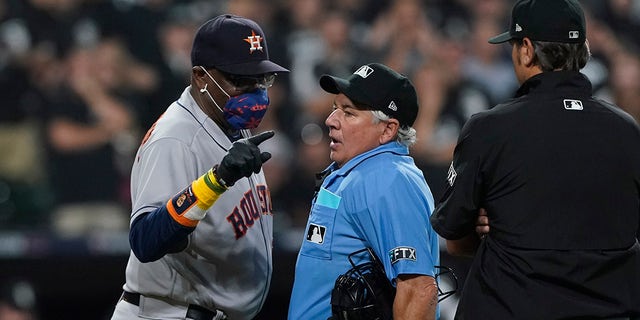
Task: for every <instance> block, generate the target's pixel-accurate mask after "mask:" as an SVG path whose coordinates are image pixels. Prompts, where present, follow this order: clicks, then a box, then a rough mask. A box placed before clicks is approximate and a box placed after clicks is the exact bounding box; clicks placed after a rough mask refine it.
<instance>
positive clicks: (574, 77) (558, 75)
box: [516, 71, 592, 98]
mask: <svg viewBox="0 0 640 320" xmlns="http://www.w3.org/2000/svg"><path fill="white" fill-rule="evenodd" d="M591 90H592V86H591V82H590V81H589V79H588V78H587V76H585V75H584V74H583V73H580V72H577V71H553V72H542V73H539V74H537V75H535V76H533V77H531V78H529V79H527V81H525V82H524V83H523V84H522V86H520V88H519V89H518V91H517V93H516V98H517V97H520V96H523V95H526V94H534V93H537V92H541V93H547V92H555V93H564V94H568V93H576V94H581V95H590V94H591Z"/></svg>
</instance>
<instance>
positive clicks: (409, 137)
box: [371, 110, 416, 147]
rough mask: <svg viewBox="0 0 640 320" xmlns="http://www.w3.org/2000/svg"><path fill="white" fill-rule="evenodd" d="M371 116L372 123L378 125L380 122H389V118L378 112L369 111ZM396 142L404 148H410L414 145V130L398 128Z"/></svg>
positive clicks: (411, 128)
mask: <svg viewBox="0 0 640 320" xmlns="http://www.w3.org/2000/svg"><path fill="white" fill-rule="evenodd" d="M371 113H372V114H373V123H374V124H375V123H379V122H380V121H389V119H391V117H389V116H388V115H387V114H385V113H384V112H382V111H379V110H371ZM396 140H397V141H398V142H400V143H401V144H402V145H404V146H407V147H409V146H411V145H413V144H414V143H416V129H414V128H413V127H409V126H407V127H402V126H400V127H398V135H397V136H396Z"/></svg>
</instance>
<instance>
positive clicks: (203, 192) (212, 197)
mask: <svg viewBox="0 0 640 320" xmlns="http://www.w3.org/2000/svg"><path fill="white" fill-rule="evenodd" d="M191 186H192V189H193V193H194V194H195V195H196V198H198V202H197V205H198V207H200V208H201V209H203V210H207V209H209V207H211V206H212V205H213V203H214V202H216V200H218V198H219V197H220V195H221V194H223V193H224V192H225V191H227V188H224V187H223V186H221V185H220V184H219V183H218V181H217V180H216V178H215V175H214V174H213V170H209V171H207V173H205V174H203V175H202V176H201V177H200V178H198V179H197V180H195V181H193V184H192V185H191Z"/></svg>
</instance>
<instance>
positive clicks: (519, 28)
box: [516, 23, 522, 32]
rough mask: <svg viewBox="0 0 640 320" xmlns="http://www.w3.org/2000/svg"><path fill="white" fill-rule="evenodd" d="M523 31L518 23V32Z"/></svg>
mask: <svg viewBox="0 0 640 320" xmlns="http://www.w3.org/2000/svg"><path fill="white" fill-rule="evenodd" d="M520 31H522V27H521V26H520V25H519V24H517V23H516V32H520Z"/></svg>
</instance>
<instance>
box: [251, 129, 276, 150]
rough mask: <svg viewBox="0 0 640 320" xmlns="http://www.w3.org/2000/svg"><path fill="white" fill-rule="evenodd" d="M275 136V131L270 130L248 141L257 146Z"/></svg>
mask: <svg viewBox="0 0 640 320" xmlns="http://www.w3.org/2000/svg"><path fill="white" fill-rule="evenodd" d="M274 135H275V132H274V131H273V130H269V131H265V132H261V133H259V134H257V135H255V136H253V137H251V138H248V139H247V141H249V142H251V143H252V144H254V145H256V146H257V145H259V144H261V143H262V142H263V141H265V140H267V139H269V138H271V137H273V136H274Z"/></svg>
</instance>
